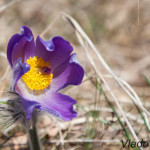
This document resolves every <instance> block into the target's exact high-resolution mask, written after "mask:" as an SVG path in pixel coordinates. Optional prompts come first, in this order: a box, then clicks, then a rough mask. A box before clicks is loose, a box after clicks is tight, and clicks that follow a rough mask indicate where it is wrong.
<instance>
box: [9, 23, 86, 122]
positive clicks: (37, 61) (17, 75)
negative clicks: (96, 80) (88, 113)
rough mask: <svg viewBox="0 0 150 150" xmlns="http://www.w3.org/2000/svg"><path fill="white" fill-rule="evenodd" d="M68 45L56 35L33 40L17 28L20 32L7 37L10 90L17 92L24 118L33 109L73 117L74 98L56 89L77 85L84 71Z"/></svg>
mask: <svg viewBox="0 0 150 150" xmlns="http://www.w3.org/2000/svg"><path fill="white" fill-rule="evenodd" d="M72 51H73V48H72V46H71V45H70V43H69V42H68V41H66V40H65V39H63V38H62V37H60V36H56V37H53V38H51V39H50V40H49V41H44V40H43V39H42V38H41V37H40V36H38V37H37V39H36V42H34V37H33V34H32V31H31V30H30V29H29V28H28V27H26V26H22V27H21V33H20V34H14V35H13V36H12V37H11V39H10V40H9V43H8V47H7V58H8V62H9V64H10V66H11V69H12V72H13V75H12V86H11V88H12V90H13V92H15V93H17V94H18V97H19V99H20V102H21V105H22V106H23V110H24V112H25V114H26V118H27V119H30V118H31V117H32V113H33V111H34V109H39V110H41V111H47V112H49V113H51V114H53V115H54V116H57V117H59V118H61V119H63V120H65V121H69V120H71V119H73V118H74V117H76V116H77V112H76V111H74V109H73V105H74V104H76V101H75V100H74V99H73V98H71V97H69V96H67V95H63V94H61V93H60V92H59V91H60V90H61V89H63V88H65V87H66V86H68V85H79V84H80V83H81V82H82V79H83V76H84V70H83V68H82V67H81V66H80V64H79V63H78V61H77V59H76V54H75V53H73V54H71V53H72Z"/></svg>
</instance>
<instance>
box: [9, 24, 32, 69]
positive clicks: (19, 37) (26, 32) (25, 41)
mask: <svg viewBox="0 0 150 150" xmlns="http://www.w3.org/2000/svg"><path fill="white" fill-rule="evenodd" d="M34 55H35V43H34V38H33V35H32V31H31V30H30V29H29V28H28V27H26V26H22V27H21V33H20V34H18V33H17V34H14V35H13V36H12V37H11V39H10V40H9V43H8V47H7V59H8V61H9V64H10V66H11V67H12V66H13V64H14V63H15V61H16V60H17V59H18V58H19V57H22V60H23V61H25V60H26V59H28V58H29V57H32V56H34Z"/></svg>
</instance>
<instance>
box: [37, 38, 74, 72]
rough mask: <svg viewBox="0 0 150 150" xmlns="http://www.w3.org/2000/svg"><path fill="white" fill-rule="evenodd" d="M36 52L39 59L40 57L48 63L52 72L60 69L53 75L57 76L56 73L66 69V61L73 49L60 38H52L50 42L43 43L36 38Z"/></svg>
mask: <svg viewBox="0 0 150 150" xmlns="http://www.w3.org/2000/svg"><path fill="white" fill-rule="evenodd" d="M36 50H37V51H36V54H37V57H38V58H40V57H41V56H42V58H43V59H44V60H45V61H48V62H49V63H50V65H51V67H52V68H53V70H55V69H56V68H60V69H59V72H56V73H54V75H55V74H56V75H58V73H61V72H63V71H64V70H65V69H66V67H67V65H66V64H67V60H68V59H69V57H70V55H71V52H72V51H73V48H72V46H71V45H70V43H69V42H68V41H66V40H64V39H63V38H62V37H58V36H57V37H53V38H52V39H51V40H50V41H44V40H42V39H41V38H40V37H39V36H38V37H37V40H36ZM68 61H69V60H68ZM62 65H63V66H62ZM61 66H62V67H61Z"/></svg>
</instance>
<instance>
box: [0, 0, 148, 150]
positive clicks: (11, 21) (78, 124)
mask: <svg viewBox="0 0 150 150" xmlns="http://www.w3.org/2000/svg"><path fill="white" fill-rule="evenodd" d="M149 8H150V1H149V0H86V1H85V0H56V1H52V0H1V1H0V52H1V55H0V77H1V81H0V90H1V91H6V90H7V89H8V87H9V84H10V80H9V78H10V77H9V76H7V77H6V78H3V75H4V74H5V71H6V69H7V67H8V63H7V59H6V57H5V53H6V50H7V43H8V41H9V39H10V37H11V36H12V35H13V34H14V33H19V32H20V27H21V26H22V25H27V26H29V27H30V28H31V29H32V31H33V34H34V36H35V38H36V36H37V35H41V36H42V37H43V38H44V39H45V40H48V39H49V38H50V37H52V36H57V35H60V36H63V37H64V38H65V39H67V40H68V41H70V43H71V44H72V45H73V47H74V50H75V52H76V53H77V55H78V58H79V61H80V63H81V64H82V66H83V67H84V68H85V72H86V75H85V78H84V82H83V84H82V85H80V86H79V87H71V88H67V89H66V90H65V91H64V92H65V93H66V94H69V95H70V96H72V97H73V98H75V99H77V100H78V102H79V103H78V106H77V108H76V109H77V110H78V112H79V117H78V118H77V119H75V120H73V123H64V122H61V123H58V124H57V123H56V122H55V121H53V120H52V119H51V118H49V117H48V115H44V114H43V115H41V117H40V119H39V123H38V129H39V134H40V139H41V140H42V143H43V149H45V150H49V149H55V150H61V149H64V150H75V149H78V150H84V149H85V150H88V149H89V150H100V149H104V150H109V149H110V150H113V149H122V146H121V144H120V143H119V141H120V140H121V139H125V135H124V133H123V129H122V128H121V126H120V125H119V123H118V121H117V119H116V117H115V115H114V112H113V111H112V110H111V108H110V107H109V105H108V104H107V102H106V101H105V98H104V97H101V95H100V94H97V90H96V88H95V87H94V86H93V84H92V82H91V80H90V79H89V78H88V77H90V78H92V77H94V76H95V74H94V71H93V68H92V67H91V64H90V62H89V60H88V58H87V57H86V56H85V53H84V51H83V48H82V47H81V45H80V43H79V42H78V40H77V38H76V35H75V33H74V30H73V28H72V27H71V26H70V24H69V23H68V22H67V21H66V20H63V18H62V17H61V13H62V12H66V13H68V14H69V15H71V16H72V17H74V18H75V19H76V21H77V22H78V23H79V24H80V25H81V27H82V28H83V30H84V31H85V32H86V33H87V35H88V36H89V37H90V39H91V40H92V41H93V43H94V44H95V46H96V47H97V49H98V50H99V52H100V54H101V55H102V56H103V58H104V59H105V60H106V62H107V63H108V65H109V66H110V67H111V69H112V70H113V71H114V73H115V74H116V75H117V76H118V77H120V78H122V79H123V80H125V81H127V82H128V83H129V84H130V85H131V86H132V87H133V88H134V90H135V91H136V92H137V94H138V95H139V96H140V98H141V100H142V102H143V104H144V106H145V107H146V108H147V110H150V102H149V101H150V87H149V85H148V82H147V81H146V80H145V76H147V77H150V9H149ZM46 29H48V30H46ZM99 67H100V68H101V64H99ZM101 71H103V69H102V70H101ZM110 85H111V88H112V90H113V91H114V92H115V94H116V95H117V96H118V97H119V99H120V103H121V105H122V107H123V108H124V110H125V111H126V113H127V114H128V116H129V119H130V120H131V123H132V125H133V126H134V127H135V128H134V129H135V131H136V133H138V135H139V138H140V139H141V138H144V139H145V140H149V132H147V130H146V128H145V126H144V124H143V120H142V119H141V118H140V115H139V114H138V112H137V110H136V108H135V106H134V105H133V104H132V101H131V100H130V99H129V98H127V97H126V96H125V94H124V93H123V92H121V91H120V88H119V87H118V86H117V84H116V83H115V82H112V83H111V81H110ZM104 89H105V87H104ZM106 94H108V95H109V91H106ZM0 96H1V97H4V96H5V94H3V93H2V92H1V93H0ZM110 100H111V99H110ZM95 101H96V107H98V108H99V110H97V111H96V112H98V117H93V115H91V114H92V113H93V111H94V112H95V109H94V106H95ZM97 103H98V104H97ZM112 104H114V102H113V100H112ZM114 105H115V104H114ZM92 106H93V107H92ZM91 107H92V108H91ZM93 109H94V110H93ZM118 113H119V112H118ZM94 115H95V114H94ZM96 115H97V113H96ZM99 117H100V118H101V119H103V120H105V121H106V122H107V124H105V123H104V122H103V121H102V120H101V119H99ZM120 117H121V116H120ZM94 118H96V119H94ZM137 120H138V121H137ZM123 122H124V121H123ZM113 126H115V127H116V128H114V127H113ZM124 126H126V124H125V123H124ZM126 127H127V126H126ZM62 138H63V139H65V140H66V143H61V139H62ZM76 139H77V140H76ZM87 139H93V141H90V142H88V141H87ZM69 140H72V141H69ZM94 140H95V141H94ZM96 140H99V141H96ZM27 141H28V137H27V134H26V132H25V129H24V128H23V127H22V125H21V124H19V123H16V124H15V125H13V128H12V129H11V130H9V131H8V132H6V133H5V134H3V133H1V138H0V149H6V150H7V149H8V150H9V149H26V150H27V149H29V148H28V142H27Z"/></svg>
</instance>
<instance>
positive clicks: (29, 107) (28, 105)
mask: <svg viewBox="0 0 150 150" xmlns="http://www.w3.org/2000/svg"><path fill="white" fill-rule="evenodd" d="M20 98H21V102H22V105H23V108H24V111H25V113H26V118H27V119H28V120H29V119H30V118H31V117H32V113H33V110H34V109H35V108H37V109H40V107H41V106H40V104H39V103H38V102H36V101H31V100H27V99H25V98H23V97H21V96H20Z"/></svg>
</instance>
